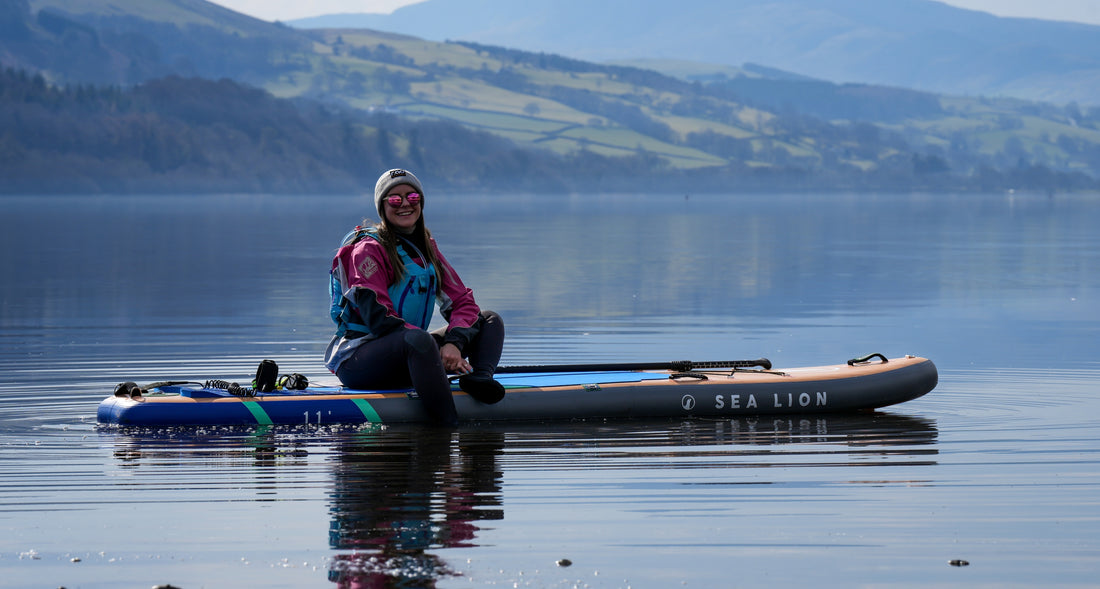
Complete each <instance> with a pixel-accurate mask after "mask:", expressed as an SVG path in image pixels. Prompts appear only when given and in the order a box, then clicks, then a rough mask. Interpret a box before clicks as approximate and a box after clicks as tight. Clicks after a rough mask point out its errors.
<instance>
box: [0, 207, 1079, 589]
mask: <svg viewBox="0 0 1100 589" xmlns="http://www.w3.org/2000/svg"><path fill="white" fill-rule="evenodd" d="M426 205H427V208H426V214H427V216H428V220H429V225H430V226H431V227H433V230H434V232H435V235H436V237H437V239H438V240H439V241H440V243H441V244H442V246H443V250H444V253H445V254H446V255H447V256H448V258H449V259H450V261H451V262H452V263H453V265H454V266H455V267H456V268H457V269H458V271H459V272H460V273H461V274H462V276H463V278H464V280H465V281H466V282H467V284H469V285H470V286H471V287H473V288H474V289H475V292H476V293H477V295H478V300H479V302H480V303H481V304H482V306H483V307H486V308H491V309H494V310H496V311H498V312H500V313H501V314H502V315H503V316H504V318H505V320H506V324H507V329H508V341H507V343H506V346H505V355H504V361H503V363H505V364H536V363H558V362H560V363H570V362H599V361H630V362H637V361H650V360H652V361H667V360H682V359H691V360H730V359H738V358H758V357H761V356H765V357H768V358H770V359H771V360H772V362H773V363H774V364H775V365H776V366H777V367H779V368H782V367H790V366H797V365H816V364H834V363H840V362H844V361H845V360H847V359H848V358H852V357H855V356H859V355H863V354H867V353H872V352H881V353H883V354H886V355H888V356H896V355H903V354H914V355H920V356H926V357H929V358H932V359H933V360H935V362H936V364H937V366H938V367H939V369H940V384H939V386H938V388H937V389H936V390H935V391H933V392H932V393H931V394H929V395H927V396H925V397H923V398H921V399H918V400H916V401H913V402H910V403H906V404H903V405H899V406H895V407H891V408H887V409H885V410H883V411H881V412H878V413H875V414H871V415H849V416H843V415H836V416H825V417H806V418H803V417H797V416H794V417H784V418H779V419H773V418H761V419H733V420H688V421H684V420H665V421H644V422H642V421H628V422H602V421H601V422H585V421H579V422H570V423H535V424H516V425H501V426H493V427H492V428H469V427H468V428H462V429H459V430H457V431H443V432H441V431H436V430H431V429H425V428H418V427H391V428H377V427H363V428H359V427H324V428H317V427H316V426H313V427H306V426H303V427H300V428H284V429H278V428H255V429H244V430H222V429H216V428H213V429H181V430H171V429H163V430H160V429H158V430H122V431H118V430H113V429H101V428H99V427H97V425H96V423H95V411H96V405H97V403H98V402H99V401H100V400H101V399H102V398H103V397H105V396H106V395H107V394H109V393H110V392H111V391H112V389H113V387H114V385H115V384H116V383H118V382H121V381H124V380H134V381H138V382H151V381H154V380H161V379H165V378H172V379H194V380H206V379H210V378H223V379H234V380H236V379H241V380H246V379H250V378H251V375H252V374H253V373H254V372H255V367H256V364H257V363H258V362H259V361H260V360H261V359H264V358H271V359H274V360H276V361H277V362H278V363H279V365H280V367H281V368H282V371H283V372H301V373H304V374H306V375H308V376H310V377H311V379H312V380H315V381H333V377H332V376H331V375H328V374H327V372H325V370H324V368H323V366H322V365H321V354H322V350H323V348H324V346H325V344H326V343H327V341H328V338H329V335H330V333H331V325H330V323H329V320H328V317H327V308H326V307H327V304H328V301H327V284H326V279H327V277H326V274H327V269H328V264H329V260H330V258H331V254H332V253H333V251H334V250H335V248H336V245H337V243H338V241H339V239H340V237H341V236H342V235H343V234H344V232H345V231H346V230H348V229H349V228H350V227H351V226H353V225H355V224H356V223H357V222H358V221H359V219H360V218H361V216H362V215H364V214H366V212H367V211H368V210H369V208H370V207H369V204H368V202H367V199H366V198H362V197H351V196H348V197H313V196H302V197H298V198H291V197H272V196H225V197H207V196H201V197H48V198H43V197H36V198H20V197H2V198H0V218H2V219H3V225H4V229H3V231H2V232H0V272H2V276H3V280H2V282H0V301H2V305H0V585H2V586H4V587H59V586H64V587H69V588H74V587H119V586H129V587H150V586H153V585H157V584H162V583H171V584H172V585H175V586H177V587H182V588H184V589H192V588H195V587H208V588H211V587H242V586H252V587H261V586H262V587H331V586H336V587H429V586H439V587H468V586H469V587H482V586H494V587H634V588H650V587H652V588H663V587H707V588H710V587H719V586H721V587H730V586H733V587H755V586H761V585H764V584H768V585H771V586H795V585H797V586H814V587H851V586H930V585H938V586H957V587H964V586H965V587H970V586H976V585H988V586H999V587H1006V586H1017V587H1035V586H1044V587H1052V586H1060V587H1073V586H1080V587H1094V586H1096V583H1097V579H1098V578H1100V576H1098V575H1100V534H1098V533H1097V530H1100V361H1098V356H1097V351H1098V350H1097V348H1098V346H1097V340H1098V337H1097V336H1098V334H1100V230H1098V228H1100V197H1097V196H1095V195H1093V196H1063V195H1056V196H1054V197H1053V198H1048V197H1046V196H1028V195H988V196H974V195H917V196H913V195H885V194H884V195H860V196H844V195H830V196H813V195H809V196H806V195H802V196H775V195H769V196H697V195H690V196H687V195H672V196H638V195H596V194H589V195H577V196H523V195H510V194H496V195H491V196H473V195H458V194H451V195H449V194H439V195H437V196H434V197H431V196H430V197H429V199H428V201H427V203H426ZM563 559H567V560H568V561H570V562H571V563H572V564H571V566H561V565H560V564H559V561H563ZM950 561H966V562H968V563H969V564H968V565H967V566H953V565H952V564H949V562H950ZM563 564H564V562H563ZM958 564H960V563H956V565H958Z"/></svg>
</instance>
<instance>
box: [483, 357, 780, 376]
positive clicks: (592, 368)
mask: <svg viewBox="0 0 1100 589" xmlns="http://www.w3.org/2000/svg"><path fill="white" fill-rule="evenodd" d="M757 366H759V367H760V368H763V369H764V370H771V367H772V363H771V360H768V359H767V358H760V359H758V360H727V361H724V362H723V361H715V362H693V361H691V360H678V361H673V362H633V363H631V362H627V363H608V364H546V365H535V366H498V367H497V370H496V372H497V374H507V373H516V372H609V371H623V370H675V371H677V372H687V371H689V370H692V369H696V368H755V367H757Z"/></svg>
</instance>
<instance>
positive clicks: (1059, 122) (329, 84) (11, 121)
mask: <svg viewBox="0 0 1100 589" xmlns="http://www.w3.org/2000/svg"><path fill="white" fill-rule="evenodd" d="M36 7H37V8H36ZM128 10H132V11H133V12H132V13H129V12H126V11H128ZM223 17H224V18H223ZM0 29H2V30H5V31H8V32H9V34H8V35H5V36H3V37H0V64H3V65H4V66H6V67H11V68H13V69H12V71H11V75H10V76H9V77H8V78H7V80H8V82H5V83H10V84H12V85H13V87H20V88H25V87H26V82H25V80H26V79H30V80H32V81H33V83H31V84H30V86H29V87H30V88H32V91H30V94H31V95H35V96H38V98H37V101H31V102H30V103H29V104H30V105H31V106H28V103H26V102H25V101H23V102H21V100H23V99H21V98H19V96H20V95H21V94H20V93H21V92H24V90H20V91H19V92H15V93H10V92H6V90H4V88H0V91H4V92H3V93H4V96H6V98H5V100H6V101H7V102H5V103H4V104H3V105H0V107H2V108H0V114H2V115H3V116H0V154H4V155H5V156H6V157H8V158H9V159H6V160H3V159H0V163H3V164H4V165H5V168H4V174H3V175H2V176H0V178H2V179H3V181H4V183H3V185H2V186H0V190H4V191H12V190H15V187H19V189H20V190H31V191H34V190H46V189H47V188H46V187H47V186H53V187H55V188H52V189H59V188H57V187H58V186H83V187H85V188H82V189H81V190H85V189H86V190H108V189H111V190H137V189H138V187H139V186H140V187H142V188H141V189H142V190H146V191H149V190H154V191H156V190H180V191H186V190H200V189H201V190H246V191H254V190H259V191H307V192H308V191H310V190H317V191H342V190H359V189H369V184H370V181H371V179H370V177H369V176H370V175H371V174H373V173H375V172H377V169H379V168H383V167H387V166H390V165H407V166H410V167H413V168H416V169H423V168H424V167H425V166H428V167H429V168H430V171H426V173H430V174H435V175H437V176H436V180H437V182H438V184H439V185H448V186H453V187H488V186H500V185H506V186H511V187H515V188H518V187H526V188H530V189H538V190H560V189H573V188H576V187H578V186H580V184H578V182H582V181H583V184H584V186H587V187H592V186H599V187H605V189H608V190H633V189H639V190H655V189H672V190H677V188H676V187H677V186H679V185H680V184H681V183H683V182H688V183H690V184H691V186H692V187H693V189H695V190H721V191H735V190H880V191H882V190H889V191H893V190H964V191H965V190H1000V189H1005V188H1027V189H1034V190H1042V191H1054V190H1077V189H1089V188H1096V187H1098V186H1100V108H1082V107H1079V106H1077V105H1068V106H1059V105H1052V104H1048V103H1040V102H1030V101H1023V100H1015V99H983V98H966V97H958V96H942V95H938V94H934V93H930V92H923V91H916V90H909V89H904V88H897V87H887V86H878V85H868V84H835V83H831V82H826V81H822V80H818V79H813V78H810V77H807V76H800V75H797V74H792V73H788V72H783V71H779V70H775V69H774V68H769V67H767V66H761V65H752V64H746V65H744V66H742V67H740V68H730V67H725V68H720V69H719V71H709V70H707V69H706V68H702V69H700V68H699V66H698V64H685V63H684V62H677V61H674V60H663V61H660V62H651V63H652V64H653V65H654V67H660V68H662V69H665V70H666V71H668V72H669V74H673V75H668V74H664V73H660V72H658V71H655V70H653V69H646V68H642V67H629V66H624V65H610V64H605V63H592V62H587V61H583V60H578V59H572V58H568V57H563V56H560V55H555V54H549V53H543V52H539V53H534V52H526V51H521V50H516V49H511V48H506V47H500V46H492V45H484V44H478V43H472V42H461V43H458V42H455V43H437V42H431V41H426V40H424V39H421V38H417V37H412V36H406V35H399V34H394V33H383V32H377V31H369V30H359V29H324V30H298V29H293V28H288V27H283V26H279V25H275V24H271V23H264V22H262V21H258V20H256V19H250V18H248V17H245V16H243V15H239V14H236V13H233V12H230V11H225V10H224V9H220V8H217V7H213V6H212V5H211V4H209V3H207V2H203V1H201V0H35V1H34V3H33V4H31V3H28V2H26V1H25V0H0ZM199 78H206V79H207V80H203V79H199ZM218 78H230V79H232V80H236V81H237V82H236V83H235V85H233V84H231V83H230V82H229V81H228V80H225V81H221V82H218V83H211V82H209V81H208V80H210V79H218ZM20 80H24V81H23V82H21V81H20ZM244 84H248V85H251V86H255V87H258V88H260V89H262V91H261V90H257V89H256V88H249V87H246V86H244ZM105 86H106V87H105ZM149 88H157V89H159V90H158V93H156V96H159V97H160V99H159V100H158V101H152V100H151V98H150V95H149ZM165 88H168V89H170V90H164V89H165ZM108 91H110V92H115V93H119V96H120V97H121V98H118V99H117V100H116V99H115V98H112V99H111V101H108V102H106V103H103V102H102V101H100V102H96V101H94V100H93V101H92V102H93V103H94V104H99V105H100V107H101V108H100V110H94V109H93V110H91V111H87V112H85V109H87V108H89V107H87V106H86V105H85V104H84V102H82V101H84V100H88V99H89V97H90V96H94V95H98V93H103V92H108ZM171 94H175V95H178V96H179V97H180V98H181V99H184V98H185V99H186V101H185V102H183V103H179V102H178V101H175V100H172V98H173V96H171ZM242 97H248V98H246V99H243V98H242ZM112 101H113V102H112ZM250 101H252V102H254V103H255V105H256V109H257V111H258V112H256V113H253V112H250V110H249V107H248V104H249V102H250ZM104 104H105V105H106V106H104ZM135 105H136V106H135ZM261 115H262V116H261ZM58 121H62V122H63V124H62V123H58ZM66 128H69V129H70V130H69V131H68V132H65V131H64V129H66ZM121 130H127V131H126V132H122V131H121ZM70 137H80V138H81V139H80V140H79V141H75V140H71V139H70ZM211 154H216V155H211ZM367 171H370V173H367ZM74 178H76V179H77V180H74ZM66 182H68V183H67V184H66ZM158 183H160V184H158ZM107 187H114V188H107ZM120 187H121V188H120Z"/></svg>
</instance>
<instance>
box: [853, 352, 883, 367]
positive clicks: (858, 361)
mask: <svg viewBox="0 0 1100 589" xmlns="http://www.w3.org/2000/svg"><path fill="white" fill-rule="evenodd" d="M872 358H881V359H882V363H883V364H886V363H887V362H889V360H887V359H886V356H883V355H882V354H867V355H866V356H861V357H859V358H852V359H851V360H848V366H855V365H856V364H863V363H866V362H870V361H871V359H872Z"/></svg>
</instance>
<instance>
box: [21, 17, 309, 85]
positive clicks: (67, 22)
mask: <svg viewBox="0 0 1100 589" xmlns="http://www.w3.org/2000/svg"><path fill="white" fill-rule="evenodd" d="M0 28H3V29H6V30H7V31H8V34H7V35H5V36H4V38H3V39H2V41H0V65H2V66H5V67H12V68H22V69H30V70H34V71H41V72H43V73H45V74H46V75H48V76H49V77H50V78H51V79H53V80H55V81H58V82H85V83H95V84H136V83H138V82H141V81H144V80H148V79H151V78H156V77H161V76H166V75H186V76H196V75H197V76H204V77H208V78H218V77H231V78H235V79H240V80H244V81H249V82H253V83H262V82H263V81H264V80H266V79H268V78H269V77H271V76H275V75H278V74H280V73H284V72H287V71H293V70H295V69H300V68H301V64H300V63H297V61H298V59H299V58H300V56H303V55H305V54H307V53H308V52H309V51H310V50H311V43H310V41H309V39H308V38H306V37H305V36H303V35H302V34H301V33H300V32H298V31H294V30H292V29H289V28H288V27H283V26H278V25H275V24H272V23H267V22H264V21H261V20H257V19H254V18H251V17H248V16H245V15H243V14H239V13H236V12H233V11H231V10H227V9H225V8H222V7H221V6H218V5H216V4H211V3H209V2H205V1H204V0H110V1H101V0H31V1H29V2H28V0H0Z"/></svg>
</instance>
